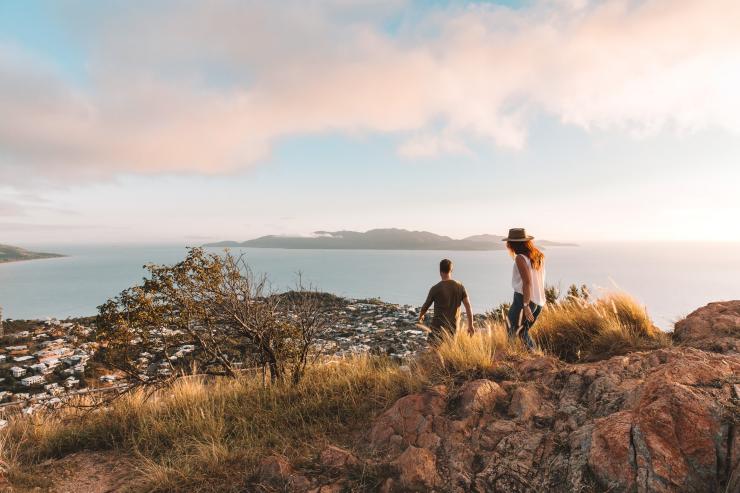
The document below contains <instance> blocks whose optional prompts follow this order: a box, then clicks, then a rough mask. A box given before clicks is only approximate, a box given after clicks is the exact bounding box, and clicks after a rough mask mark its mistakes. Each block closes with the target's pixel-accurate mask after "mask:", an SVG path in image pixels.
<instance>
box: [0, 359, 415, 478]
mask: <svg viewBox="0 0 740 493" xmlns="http://www.w3.org/2000/svg"><path fill="white" fill-rule="evenodd" d="M423 382H424V377H423V376H420V375H416V374H414V373H413V371H412V372H409V371H403V370H402V369H400V368H399V366H398V365H396V364H393V363H392V362H390V361H388V360H387V359H384V358H371V357H357V358H351V359H347V360H340V361H336V362H332V363H331V364H325V365H320V366H316V367H312V368H311V369H310V371H309V372H308V373H307V374H306V377H305V379H304V381H303V382H302V383H301V384H300V385H298V386H296V387H290V386H288V385H276V386H272V387H263V386H262V385H261V380H260V379H259V378H253V377H244V378H240V379H237V380H233V379H232V380H229V379H219V380H216V381H214V382H211V383H206V382H204V381H202V380H199V379H194V378H190V379H182V380H180V381H178V382H176V383H175V384H174V385H173V386H172V387H171V388H170V389H168V390H166V391H162V392H160V393H158V394H155V395H153V396H151V397H150V398H148V399H146V398H145V396H144V394H143V393H142V392H138V391H137V392H133V393H131V394H130V395H126V396H124V397H121V398H120V399H118V400H117V401H115V402H114V403H113V404H112V405H111V406H109V408H108V409H107V410H105V411H102V412H96V413H92V414H86V415H84V416H83V415H81V414H80V411H76V410H74V409H67V410H65V411H64V412H58V411H57V412H54V413H44V414H39V415H36V416H32V417H30V418H21V419H17V420H14V421H13V422H12V423H11V425H10V426H9V428H8V429H7V431H5V432H4V433H3V436H4V437H6V440H8V441H9V442H10V443H16V444H18V447H17V450H15V452H14V453H13V455H12V457H11V455H10V454H8V455H7V456H6V455H5V449H3V459H2V460H6V461H8V462H9V463H15V464H33V463H37V462H39V461H41V460H43V459H45V458H48V457H60V456H63V455H65V454H67V453H70V452H73V451H77V450H81V449H109V448H117V449H122V450H124V451H126V452H128V453H130V454H132V455H134V456H136V457H137V459H138V463H139V469H140V470H141V473H142V474H143V476H144V479H145V486H144V488H143V489H145V490H147V491H193V490H197V491H230V490H232V489H234V490H240V489H242V488H243V486H244V483H245V481H246V478H247V477H248V476H249V475H250V474H252V473H254V471H255V468H256V466H257V464H258V461H259V459H260V458H262V457H264V456H266V455H268V454H269V453H271V452H278V453H281V454H285V455H286V456H287V457H288V458H290V459H291V460H292V461H295V462H297V463H300V462H302V461H306V460H311V458H312V457H315V455H316V454H317V453H318V451H320V449H321V448H322V447H323V446H325V445H326V444H327V443H329V442H331V443H337V444H340V445H344V446H347V447H349V448H352V447H353V444H354V443H355V441H354V440H353V438H357V435H356V433H357V432H358V431H360V432H362V431H365V430H366V429H367V427H368V426H369V424H370V421H371V419H372V418H373V417H374V416H375V415H376V414H377V413H379V412H380V411H382V410H383V409H384V408H385V407H387V406H388V405H390V404H391V403H393V402H394V401H395V400H396V399H397V398H399V397H400V396H402V395H404V394H406V393H409V392H412V391H416V390H419V389H420V386H421V385H422V384H423Z"/></svg>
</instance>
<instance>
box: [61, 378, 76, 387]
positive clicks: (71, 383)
mask: <svg viewBox="0 0 740 493" xmlns="http://www.w3.org/2000/svg"><path fill="white" fill-rule="evenodd" d="M79 383H80V381H79V380H78V379H76V378H74V377H69V378H68V379H66V380H65V381H64V384H63V385H64V386H65V387H67V388H68V389H71V388H72V387H77V385H79Z"/></svg>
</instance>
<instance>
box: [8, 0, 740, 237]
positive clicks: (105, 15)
mask: <svg viewBox="0 0 740 493" xmlns="http://www.w3.org/2000/svg"><path fill="white" fill-rule="evenodd" d="M739 25H740V2H737V1H736V0H600V1H589V0H541V1H537V0H522V1H516V0H510V1H498V2H496V1H486V2H484V1H458V2H453V1H443V0H437V1H422V0H380V1H369V0H356V1H352V0H326V1H318V0H316V1H314V0H284V1H280V2H274V1H270V0H267V1H248V0H244V1H242V0H209V1H208V2H203V1H190V0H177V1H174V0H173V1H168V0H155V1H148V2H139V1H115V0H110V1H106V2H98V1H92V0H89V1H78V0H74V1H72V0H53V1H46V2H44V1H33V0H3V1H2V2H0V243H9V244H17V245H32V244H41V243H48V244H52V243H56V244H59V243H173V244H199V243H203V242H207V241H212V240H223V239H234V240H245V239H250V238H255V237H258V236H261V235H265V234H301V235H305V234H310V233H311V232H313V231H316V230H340V229H352V230H359V231H364V230H367V229H371V228H384V227H398V228H406V229H412V230H427V231H432V232H435V233H438V234H445V235H449V236H452V237H455V238H462V237H465V236H468V235H472V234H481V233H493V234H502V233H505V232H506V231H507V229H508V228H509V227H517V226H523V227H526V228H527V229H528V230H529V232H530V233H532V234H534V235H535V237H537V238H547V239H551V240H563V241H674V240H675V241H696V240H699V241H708V240H712V241H740V221H738V219H737V218H738V217H740V199H738V196H739V195H740V194H738V189H740V163H739V161H740V91H739V90H738V88H740V29H738V28H737V27H738V26H739Z"/></svg>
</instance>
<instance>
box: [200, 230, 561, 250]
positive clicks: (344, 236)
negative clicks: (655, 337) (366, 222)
mask: <svg viewBox="0 0 740 493" xmlns="http://www.w3.org/2000/svg"><path fill="white" fill-rule="evenodd" d="M502 238H504V237H503V236H496V235H489V234H484V235H475V236H470V237H467V238H463V239H461V240H456V239H453V238H450V237H449V236H441V235H438V234H434V233H429V232H427V231H408V230H405V229H371V230H370V231H366V232H364V233H361V232H357V231H316V232H315V233H314V236H310V237H299V236H276V235H270V236H262V237H260V238H255V239H253V240H247V241H242V242H238V241H221V242H217V243H209V244H207V245H205V246H210V247H251V248H288V249H346V250H502V249H503V248H505V245H504V243H503V242H502V241H501V240H502ZM538 244H540V245H542V246H575V245H573V244H572V243H557V242H553V241H547V240H542V241H538Z"/></svg>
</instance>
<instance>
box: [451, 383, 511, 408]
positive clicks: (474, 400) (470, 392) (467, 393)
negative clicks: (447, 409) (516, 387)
mask: <svg viewBox="0 0 740 493" xmlns="http://www.w3.org/2000/svg"><path fill="white" fill-rule="evenodd" d="M460 394H461V395H460V414H461V415H462V416H464V417H467V416H471V415H473V414H475V413H481V412H484V411H489V412H491V411H493V408H494V406H495V405H496V402H497V401H498V400H499V399H504V398H505V397H506V392H505V391H504V390H503V389H502V388H501V387H499V385H498V384H497V383H496V382H494V381H492V380H486V379H481V380H473V381H472V382H468V383H466V384H465V385H463V387H462V389H461V392H460Z"/></svg>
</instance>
